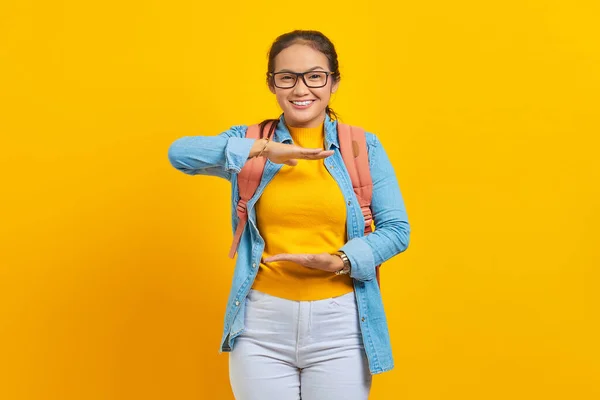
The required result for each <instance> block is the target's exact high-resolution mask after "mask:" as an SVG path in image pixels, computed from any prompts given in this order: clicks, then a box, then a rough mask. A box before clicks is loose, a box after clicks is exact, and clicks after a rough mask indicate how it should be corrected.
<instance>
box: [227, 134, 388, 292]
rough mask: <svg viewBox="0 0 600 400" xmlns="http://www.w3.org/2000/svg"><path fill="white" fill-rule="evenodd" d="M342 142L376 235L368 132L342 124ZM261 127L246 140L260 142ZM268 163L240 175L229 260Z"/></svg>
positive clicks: (249, 165) (252, 164)
mask: <svg viewBox="0 0 600 400" xmlns="http://www.w3.org/2000/svg"><path fill="white" fill-rule="evenodd" d="M337 126H338V140H339V142H340V152H341V153H342V159H343V160H344V164H345V165H346V169H347V170H348V174H349V175H350V179H351V180H352V187H353V188H354V193H355V194H356V197H357V198H358V202H359V204H360V208H361V210H362V213H363V216H364V217H365V235H367V234H368V233H370V232H372V227H371V223H372V222H373V215H372V213H371V198H372V197H373V181H372V179H371V170H370V168H369V157H368V156H369V155H368V153H367V139H366V136H365V131H364V130H363V129H362V128H359V127H356V126H350V125H347V124H343V123H340V122H338V124H337ZM275 127H276V125H275V123H274V122H269V123H267V125H266V126H265V130H268V132H269V133H268V135H267V137H271V135H272V134H273V132H274V131H275ZM260 131H261V127H260V124H256V125H252V126H249V127H248V130H247V131H246V137H247V138H249V139H258V138H259V137H260ZM266 163H267V158H266V157H254V158H251V159H249V160H248V161H247V162H246V164H245V165H244V167H243V168H242V170H241V171H240V172H239V174H238V187H239V193H240V200H239V202H238V204H237V216H238V217H239V219H240V221H239V223H238V226H237V229H236V231H235V235H234V237H233V243H232V245H231V249H230V250H229V257H230V258H233V257H234V256H235V253H236V251H237V248H238V245H239V242H240V238H241V236H242V232H243V231H244V227H245V226H246V222H247V221H248V211H247V209H246V204H247V203H248V200H250V199H251V198H252V196H254V193H255V192H256V189H257V188H258V185H259V184H260V181H261V179H262V174H263V170H264V168H265V164H266ZM379 267H380V266H379V265H378V266H377V267H376V268H375V271H376V276H377V283H378V284H380V282H379Z"/></svg>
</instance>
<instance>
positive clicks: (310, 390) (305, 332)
mask: <svg viewBox="0 0 600 400" xmlns="http://www.w3.org/2000/svg"><path fill="white" fill-rule="evenodd" d="M244 322H245V327H246V329H245V330H244V332H243V333H242V334H241V335H240V336H238V337H237V338H236V339H235V343H234V345H233V349H232V351H231V352H230V353H229V379H230V382H231V387H232V389H233V394H234V396H235V398H236V399H237V400H299V399H301V400H366V399H367V398H368V397H369V391H370V389H371V373H370V372H369V366H368V363H367V358H366V354H365V350H364V347H363V343H362V337H361V333H360V321H359V319H358V310H357V305H356V298H355V297H354V292H350V293H348V294H346V295H343V296H339V297H334V298H329V299H325V300H317V301H292V300H286V299H282V298H279V297H274V296H270V295H268V294H265V293H262V292H259V291H256V290H250V293H249V294H248V297H247V298H246V314H245V321H244Z"/></svg>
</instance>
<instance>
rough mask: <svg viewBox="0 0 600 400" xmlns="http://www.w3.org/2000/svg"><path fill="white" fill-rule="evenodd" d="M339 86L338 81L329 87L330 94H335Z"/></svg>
mask: <svg viewBox="0 0 600 400" xmlns="http://www.w3.org/2000/svg"><path fill="white" fill-rule="evenodd" d="M339 86H340V81H337V82H336V83H334V84H333V85H331V93H335V92H336V91H337V90H338V88H339Z"/></svg>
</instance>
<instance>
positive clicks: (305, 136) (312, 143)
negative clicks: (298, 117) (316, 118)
mask: <svg viewBox="0 0 600 400" xmlns="http://www.w3.org/2000/svg"><path fill="white" fill-rule="evenodd" d="M324 126H325V121H323V122H321V125H319V126H316V127H314V128H297V127H293V126H289V125H287V128H288V130H289V132H290V135H291V136H292V139H293V141H294V143H295V144H297V145H298V146H302V147H309V148H318V147H323V140H324V139H325V130H324V129H323V128H324Z"/></svg>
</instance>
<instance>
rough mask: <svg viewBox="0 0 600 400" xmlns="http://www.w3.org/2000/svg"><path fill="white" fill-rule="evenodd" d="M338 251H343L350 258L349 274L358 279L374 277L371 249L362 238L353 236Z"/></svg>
mask: <svg viewBox="0 0 600 400" xmlns="http://www.w3.org/2000/svg"><path fill="white" fill-rule="evenodd" d="M340 251H343V252H344V253H346V255H347V256H348V259H349V260H350V265H351V268H350V276H351V277H352V278H354V279H356V280H359V281H368V280H371V279H373V278H375V259H374V258H373V251H372V250H371V246H369V245H368V244H367V243H366V242H365V241H364V240H362V238H354V239H352V240H350V241H349V242H347V243H346V244H345V245H344V246H342V248H341V249H340Z"/></svg>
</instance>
